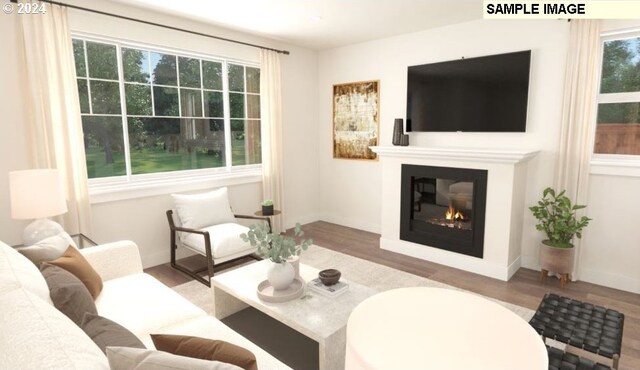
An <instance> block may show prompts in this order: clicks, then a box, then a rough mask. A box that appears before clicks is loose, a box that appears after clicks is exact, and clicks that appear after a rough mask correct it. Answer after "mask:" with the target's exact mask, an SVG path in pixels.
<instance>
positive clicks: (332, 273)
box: [318, 269, 342, 286]
mask: <svg viewBox="0 0 640 370" xmlns="http://www.w3.org/2000/svg"><path fill="white" fill-rule="evenodd" d="M341 275H342V273H341V272H340V271H338V270H336V269H328V270H322V271H320V272H319V273H318V277H319V278H320V281H322V284H324V285H327V286H329V285H334V284H335V283H337V282H338V281H340V276H341Z"/></svg>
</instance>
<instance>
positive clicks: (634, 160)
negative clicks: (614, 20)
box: [589, 29, 640, 177]
mask: <svg viewBox="0 0 640 370" xmlns="http://www.w3.org/2000/svg"><path fill="white" fill-rule="evenodd" d="M632 38H640V29H627V30H617V31H609V32H603V33H602V34H600V48H599V51H598V53H599V55H598V60H599V61H600V64H599V66H598V72H597V78H598V86H597V90H596V97H595V102H596V104H595V107H594V110H595V111H594V115H593V116H594V122H593V135H592V142H591V153H592V154H591V161H590V171H589V172H590V173H591V174H594V175H613V176H631V177H640V155H631V154H603V153H595V138H596V134H595V133H596V129H597V127H598V123H597V111H598V105H599V104H601V103H638V102H640V91H634V92H623V93H605V94H602V93H600V84H601V83H602V63H603V58H604V44H605V42H607V41H612V40H624V39H632Z"/></svg>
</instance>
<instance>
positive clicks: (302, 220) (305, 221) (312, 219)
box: [285, 213, 321, 230]
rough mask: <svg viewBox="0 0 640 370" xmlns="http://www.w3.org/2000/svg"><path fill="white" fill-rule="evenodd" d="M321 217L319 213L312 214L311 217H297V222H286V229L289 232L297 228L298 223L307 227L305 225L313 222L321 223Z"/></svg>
mask: <svg viewBox="0 0 640 370" xmlns="http://www.w3.org/2000/svg"><path fill="white" fill-rule="evenodd" d="M320 219H321V218H320V215H319V214H317V213H312V214H309V215H305V216H299V217H297V218H296V219H295V220H291V221H286V222H285V228H286V229H287V230H289V229H291V228H293V227H295V226H296V223H299V224H300V225H305V224H310V223H312V222H316V221H320Z"/></svg>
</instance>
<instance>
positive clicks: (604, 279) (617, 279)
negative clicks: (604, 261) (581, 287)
mask: <svg viewBox="0 0 640 370" xmlns="http://www.w3.org/2000/svg"><path fill="white" fill-rule="evenodd" d="M578 280H581V281H586V282H588V283H592V284H597V285H602V286H606V287H609V288H613V289H620V290H624V291H627V292H631V293H636V294H640V279H634V278H631V277H628V276H623V275H618V274H614V273H611V272H606V271H598V270H594V269H585V268H580V269H579V271H578Z"/></svg>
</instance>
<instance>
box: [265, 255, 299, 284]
mask: <svg viewBox="0 0 640 370" xmlns="http://www.w3.org/2000/svg"><path fill="white" fill-rule="evenodd" d="M295 277H296V272H295V270H294V268H293V266H292V265H291V264H290V263H289V262H283V263H275V262H272V263H271V266H269V269H268V270H267V280H269V284H271V286H272V287H273V288H274V289H275V290H283V289H287V288H288V287H289V286H290V285H291V283H292V282H293V279H294V278H295Z"/></svg>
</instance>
